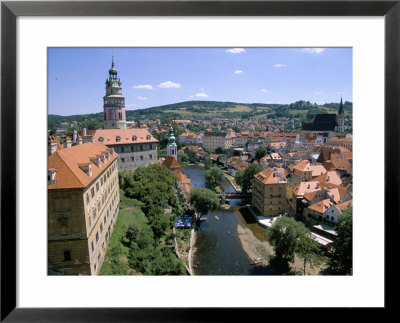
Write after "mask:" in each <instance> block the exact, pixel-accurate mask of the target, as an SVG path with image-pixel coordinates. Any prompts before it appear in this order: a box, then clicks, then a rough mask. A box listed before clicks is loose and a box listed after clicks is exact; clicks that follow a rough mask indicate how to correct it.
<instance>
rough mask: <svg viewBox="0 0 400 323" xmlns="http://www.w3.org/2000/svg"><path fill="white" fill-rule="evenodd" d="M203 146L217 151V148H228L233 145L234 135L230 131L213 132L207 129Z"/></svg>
mask: <svg viewBox="0 0 400 323" xmlns="http://www.w3.org/2000/svg"><path fill="white" fill-rule="evenodd" d="M202 146H203V148H204V150H205V151H207V152H210V153H215V151H216V150H217V148H221V149H222V150H227V149H229V148H231V147H232V137H231V134H230V132H229V131H228V132H211V131H206V132H205V133H204V136H203V143H202Z"/></svg>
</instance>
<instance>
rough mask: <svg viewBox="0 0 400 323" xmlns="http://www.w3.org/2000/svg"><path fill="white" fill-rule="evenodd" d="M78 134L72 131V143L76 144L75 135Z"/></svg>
mask: <svg viewBox="0 0 400 323" xmlns="http://www.w3.org/2000/svg"><path fill="white" fill-rule="evenodd" d="M77 134H78V132H77V131H76V130H74V133H73V135H72V142H73V143H76V135H77Z"/></svg>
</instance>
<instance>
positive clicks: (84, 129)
mask: <svg viewBox="0 0 400 323" xmlns="http://www.w3.org/2000/svg"><path fill="white" fill-rule="evenodd" d="M82 135H83V136H84V137H85V136H86V128H83V133H82Z"/></svg>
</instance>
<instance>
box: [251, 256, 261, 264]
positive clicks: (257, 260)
mask: <svg viewBox="0 0 400 323" xmlns="http://www.w3.org/2000/svg"><path fill="white" fill-rule="evenodd" d="M261 263H262V259H261V257H258V258H257V259H254V260H253V261H251V262H250V265H258V264H261Z"/></svg>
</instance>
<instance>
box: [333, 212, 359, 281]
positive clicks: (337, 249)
mask: <svg viewBox="0 0 400 323" xmlns="http://www.w3.org/2000/svg"><path fill="white" fill-rule="evenodd" d="M335 230H336V232H337V234H338V236H337V238H336V240H335V242H334V243H333V252H332V254H331V257H330V259H329V261H328V268H329V269H330V270H331V271H332V272H334V273H337V274H340V275H351V274H352V273H353V209H352V208H351V207H350V208H348V209H347V210H346V211H344V212H343V216H342V217H341V218H340V219H339V222H338V223H337V225H336V227H335Z"/></svg>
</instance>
